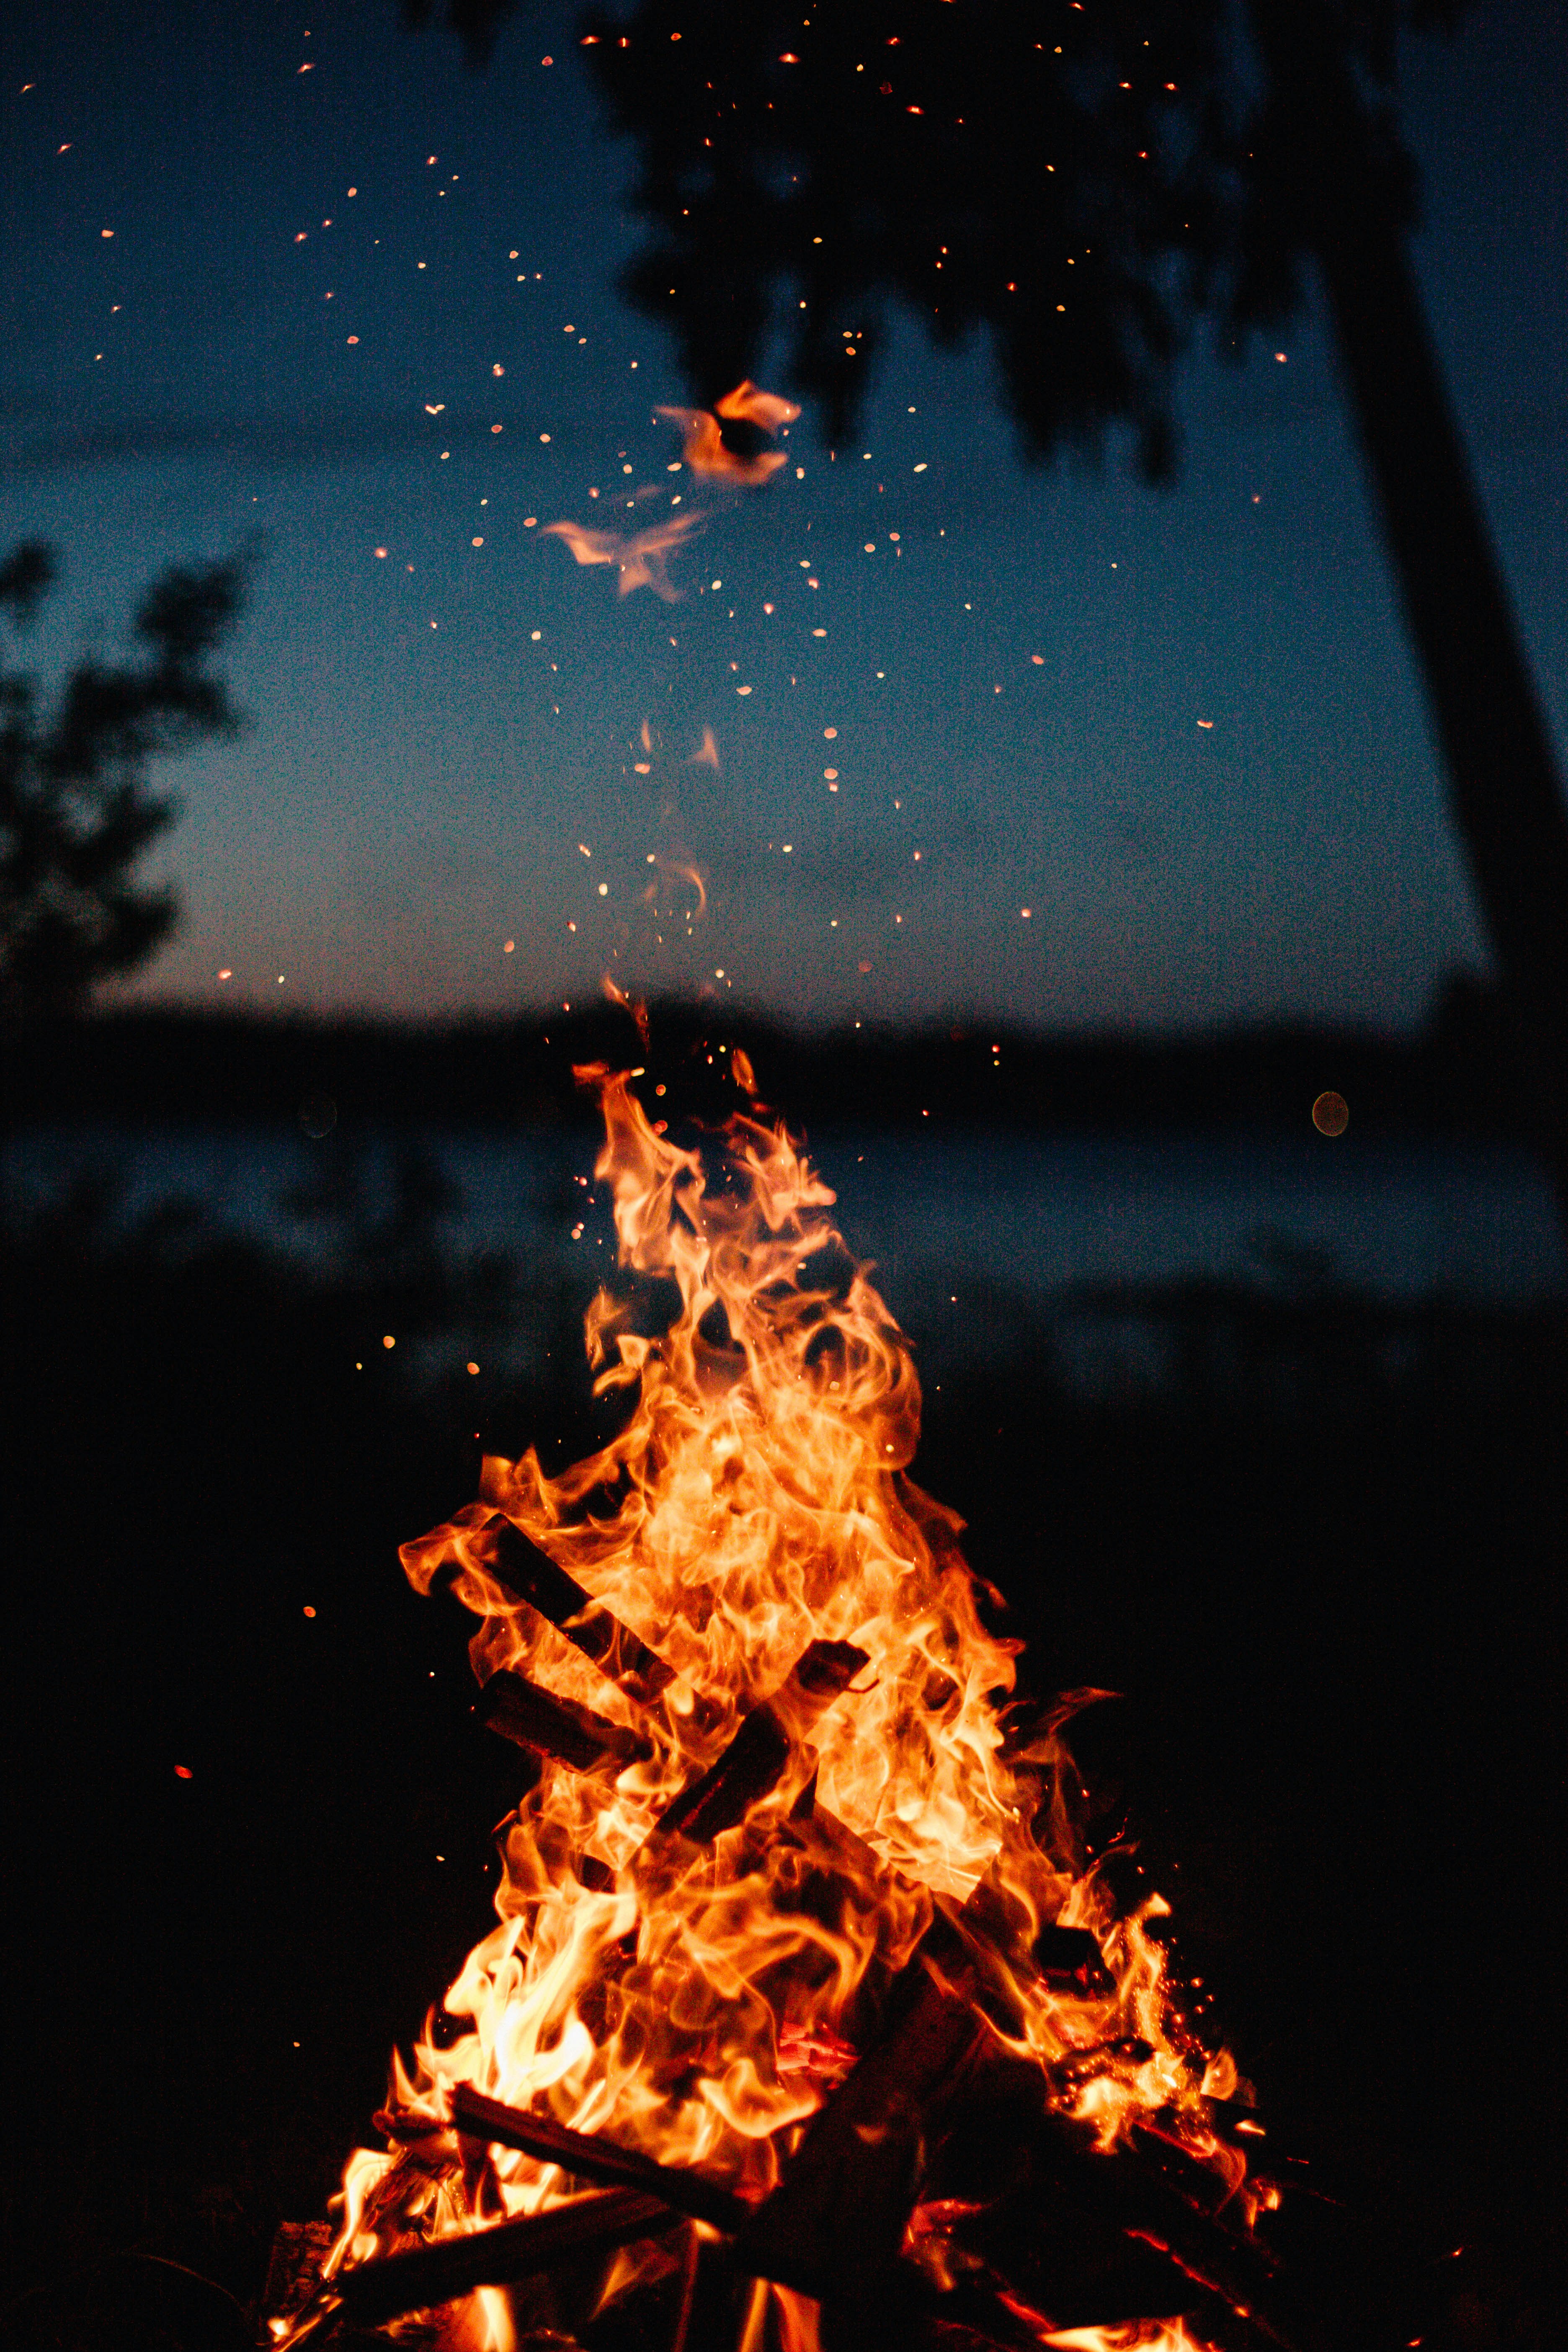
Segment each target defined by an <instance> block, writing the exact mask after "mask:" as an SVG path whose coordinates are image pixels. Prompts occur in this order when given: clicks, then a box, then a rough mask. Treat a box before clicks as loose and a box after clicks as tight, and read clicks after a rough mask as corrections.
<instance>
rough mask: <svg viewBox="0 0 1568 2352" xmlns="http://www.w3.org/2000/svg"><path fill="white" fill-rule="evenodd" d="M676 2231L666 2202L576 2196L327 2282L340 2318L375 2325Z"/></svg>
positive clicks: (620, 2194)
mask: <svg viewBox="0 0 1568 2352" xmlns="http://www.w3.org/2000/svg"><path fill="white" fill-rule="evenodd" d="M672 2226H673V2221H672V2216H671V2213H670V2209H669V2206H668V2203H667V2202H666V2201H665V2200H664V2199H662V2198H659V2197H650V2196H648V2195H647V2194H646V2193H645V2192H644V2191H642V2190H641V2189H609V2190H607V2191H605V2193H604V2194H603V2195H595V2196H592V2197H574V2199H572V2200H571V2202H570V2203H568V2204H565V2205H554V2206H552V2207H551V2209H550V2210H549V2211H548V2212H544V2213H525V2214H522V2215H521V2216H520V2217H519V2219H518V2220H517V2221H501V2222H498V2223H497V2224H496V2226H495V2227H494V2228H493V2229H489V2230H473V2231H468V2232H467V2233H466V2234H465V2235H463V2236H461V2237H456V2238H437V2240H436V2241H435V2242H434V2243H433V2244H430V2245H427V2246H416V2247H415V2248H414V2249H413V2250H412V2251H411V2252H407V2253H401V2254H384V2255H383V2256H382V2257H381V2259H380V2260H379V2261H376V2262H370V2263H361V2264H360V2266H359V2268H358V2269H357V2270H352V2271H344V2272H342V2273H341V2274H340V2275H339V2276H338V2277H337V2278H335V2279H333V2280H332V2281H331V2292H332V2293H333V2294H335V2295H336V2296H337V2298H338V2304H339V2306H340V2308H341V2310H342V2314H343V2315H344V2317H345V2318H347V2319H349V2320H351V2321H353V2322H357V2323H359V2324H360V2325H362V2326H376V2325H379V2323H380V2322H381V2321H383V2320H386V2319H395V2318H397V2317H398V2316H399V2315H401V2314H402V2313H404V2312H407V2311H425V2310H428V2309H430V2308H432V2307H433V2306H435V2305H437V2304H442V2303H452V2302H454V2301H455V2300H456V2299H457V2297H458V2295H463V2294H472V2292H473V2290H474V2289H475V2287H479V2286H506V2285H509V2284H510V2283H511V2282H512V2281H513V2280H514V2279H523V2278H532V2277H535V2276H536V2275H538V2273H541V2272H543V2271H548V2270H551V2269H552V2268H553V2267H554V2265H555V2264H556V2263H559V2262H561V2261H563V2259H565V2257H567V2256H568V2255H573V2254H582V2253H596V2252H605V2253H609V2252H612V2251H613V2250H614V2248H616V2246H625V2245H629V2244H630V2243H631V2242H632V2240H633V2239H635V2238H653V2237H658V2236H660V2235H661V2234H662V2233H663V2232H664V2231H666V2230H668V2229H670V2228H671V2227H672Z"/></svg>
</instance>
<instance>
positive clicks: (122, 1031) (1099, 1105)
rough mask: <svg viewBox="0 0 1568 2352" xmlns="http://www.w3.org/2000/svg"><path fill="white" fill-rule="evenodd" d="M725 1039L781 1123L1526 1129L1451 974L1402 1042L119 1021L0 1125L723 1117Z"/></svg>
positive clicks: (1282, 1032)
mask: <svg viewBox="0 0 1568 2352" xmlns="http://www.w3.org/2000/svg"><path fill="white" fill-rule="evenodd" d="M736 1046H740V1047H742V1049H743V1050H744V1052H745V1054H746V1055H748V1056H749V1058H750V1063H751V1066H752V1069H753V1070H754V1072H755V1076H756V1083H757V1087H758V1090H759V1093H760V1095H761V1097H762V1098H763V1100H764V1101H765V1102H766V1103H768V1104H769V1105H771V1106H774V1107H776V1108H778V1109H779V1110H781V1111H783V1112H784V1114H785V1115H786V1116H787V1117H788V1118H789V1119H790V1120H791V1122H792V1124H805V1125H810V1124H811V1123H813V1122H818V1123H828V1124H832V1123H837V1122H841V1121H854V1122H859V1121H865V1122H867V1123H868V1124H871V1125H875V1126H878V1127H883V1128H897V1127H904V1126H918V1125H920V1124H921V1122H922V1121H923V1120H924V1119H926V1118H930V1119H933V1120H942V1121H952V1122H959V1123H962V1124H963V1125H966V1126H971V1127H992V1128H1011V1129H1078V1130H1082V1131H1105V1130H1108V1129H1119V1128H1142V1129H1147V1128H1166V1129H1177V1128H1194V1127H1208V1128H1212V1127H1216V1126H1222V1127H1229V1126H1241V1127H1247V1128H1251V1129H1258V1128H1265V1127H1267V1128H1273V1129H1289V1128H1300V1127H1302V1126H1304V1125H1305V1124H1306V1122H1307V1121H1308V1119H1309V1118H1310V1111H1311V1106H1312V1103H1313V1102H1314V1100H1315V1099H1316V1097H1318V1096H1319V1095H1320V1094H1321V1093H1323V1092H1324V1091H1326V1090H1328V1089H1333V1090H1334V1091H1336V1092H1337V1093H1339V1094H1341V1095H1342V1096H1343V1097H1344V1098H1345V1101H1346V1103H1347V1105H1348V1106H1349V1110H1350V1118H1351V1126H1352V1131H1355V1132H1365V1131H1369V1130H1370V1131H1373V1132H1406V1133H1408V1132H1428V1133H1446V1134H1469V1135H1489V1136H1500V1135H1508V1136H1514V1135H1522V1134H1523V1133H1524V1132H1525V1129H1524V1124H1523V1120H1522V1116H1521V1110H1520V1108H1519V1097H1520V1092H1521V1089H1520V1087H1519V1081H1518V1076H1517V1073H1516V1067H1515V1059H1514V1055H1513V1051H1512V1046H1511V1041H1510V1032H1509V1029H1508V1025H1507V1024H1506V1022H1505V1021H1504V1019H1503V1017H1502V1015H1501V1013H1500V1011H1499V1009H1498V1007H1497V1005H1496V1003H1495V1001H1494V1000H1493V999H1492V998H1491V996H1490V995H1489V993H1488V992H1486V991H1484V990H1483V989H1482V988H1480V987H1479V984H1477V983H1474V982H1468V981H1467V980H1458V981H1456V982H1452V983H1450V985H1449V986H1448V987H1447V990H1446V991H1445V992H1444V993H1443V995H1442V996H1441V998H1440V999H1439V1001H1438V1004H1437V1007H1436V1012H1435V1013H1434V1016H1433V1018H1432V1019H1431V1021H1430V1022H1429V1023H1428V1024H1427V1025H1426V1028H1425V1029H1424V1030H1422V1031H1421V1032H1419V1033H1418V1034H1415V1035H1414V1036H1413V1037H1410V1038H1408V1039H1394V1038H1389V1037H1385V1036H1379V1035H1377V1034H1373V1033H1372V1032H1370V1031H1366V1030H1357V1029H1351V1028H1331V1027H1327V1026H1316V1027H1315V1026H1311V1025H1310V1024H1285V1023H1279V1024H1259V1025H1256V1026H1247V1027H1237V1028H1233V1029H1226V1030H1218V1031H1214V1032H1209V1033H1206V1034H1154V1033H1148V1032H1145V1033H1142V1034H1139V1033H1133V1034H1110V1033H1108V1034H1101V1035H1093V1034H1080V1033H1075V1034H1057V1035H1039V1034H1034V1035H1031V1034H1025V1033H1021V1032H1018V1031H1016V1030H1010V1029H1008V1028H1005V1027H1002V1026H998V1025H996V1024H989V1025H985V1026H979V1025H974V1024H967V1023H957V1024H945V1023H944V1024H940V1025H937V1024H931V1025H928V1026H924V1027H921V1028H918V1029H892V1028H872V1027H870V1026H867V1027H865V1028H862V1029H854V1028H850V1029H847V1030H846V1029H839V1030H836V1031H833V1032H831V1033H815V1034H813V1033H809V1032H805V1031H795V1030H789V1029H785V1028H784V1027H782V1026H777V1025H773V1024H769V1023H767V1022H765V1021H762V1020H759V1019H757V1018H755V1017H754V1016H748V1015H746V1014H744V1013H730V1012H727V1011H724V1010H722V1009H718V1008H707V1007H702V1006H700V1005H692V1004H689V1003H670V1004H666V1005H662V1006H655V1007H654V1008H653V1011H652V1015H651V1020H650V1024H649V1042H648V1043H647V1045H646V1046H645V1045H643V1043H642V1041H641V1040H640V1038H639V1036H638V1034H637V1030H636V1029H635V1028H634V1026H633V1024H632V1022H631V1020H630V1019H629V1018H628V1016H627V1015H626V1013H623V1012H621V1011H620V1010H619V1009H618V1008H616V1007H615V1006H613V1005H610V1004H607V1003H605V1004H601V1005H596V1006H594V1007H591V1008H589V1009H586V1010H584V1011H583V1012H580V1013H562V1014H561V1015H559V1017H551V1018H541V1017H539V1016H537V1015H524V1016H521V1017H519V1018H517V1019H512V1020H496V1019H478V1018H471V1019H465V1020H460V1021H454V1022H451V1023H447V1024H428V1025H419V1026H416V1025H412V1024H407V1025H405V1024H395V1023H391V1022H376V1021H368V1020H351V1021H341V1022H325V1021H315V1020H309V1019H279V1018H275V1017H266V1016H261V1015H255V1014H247V1013H234V1014H229V1013H198V1012H184V1011H160V1010H155V1009H153V1010H145V1011H141V1010H139V1011H131V1012H119V1013H108V1014H101V1015H100V1016H98V1017H96V1018H93V1019H89V1020H85V1021H81V1022H77V1023H70V1024H54V1025H41V1026H38V1027H37V1028H34V1029H32V1030H30V1031H28V1032H26V1033H25V1034H21V1035H20V1036H13V1037H12V1038H11V1039H10V1040H9V1041H7V1046H6V1055H5V1058H6V1062H7V1065H8V1075H7V1081H6V1095H7V1097H8V1109H7V1117H8V1119H9V1120H10V1121H11V1122H12V1123H15V1122H16V1121H18V1120H24V1121H26V1120H34V1119H39V1118H43V1119H57V1118H65V1119H78V1118H116V1119H121V1118H123V1119H130V1120H141V1119H150V1120H157V1121H160V1122H163V1121H169V1120H174V1121H183V1120H186V1119H190V1120H200V1121H203V1122H206V1121H218V1122H227V1121H234V1122H237V1123H249V1122H254V1121H258V1120H260V1121H273V1120H279V1119H287V1120H294V1119H303V1120H306V1121H307V1122H318V1121H331V1123H336V1121H337V1120H339V1119H342V1120H343V1121H344V1122H345V1123H348V1124H352V1125H358V1124H360V1123H362V1122H365V1121H373V1122H377V1123H380V1122H388V1123H393V1124H402V1123H406V1122H410V1121H413V1122H417V1123H426V1122H430V1123H436V1124H439V1125H443V1126H449V1125H457V1126H485V1127H497V1126H511V1125H529V1126H533V1125H538V1124H542V1123H552V1122H554V1121H557V1120H560V1119H563V1118H578V1117H585V1116H586V1115H587V1112H586V1106H585V1104H584V1100H583V1097H582V1094H581V1090H580V1089H579V1087H577V1086H576V1084H575V1082H574V1078H573V1075H572V1073H573V1069H574V1066H575V1065H579V1064H582V1063H586V1062H595V1061H605V1062H610V1063H613V1064H615V1065H616V1066H618V1067H623V1068H624V1067H626V1066H628V1065H631V1066H637V1065H638V1064H641V1065H644V1066H647V1071H648V1076H649V1080H650V1083H651V1082H655V1081H658V1080H660V1079H662V1080H664V1081H666V1082H667V1083H668V1085H669V1087H670V1097H669V1108H670V1109H671V1110H672V1111H674V1110H679V1111H680V1112H681V1113H693V1112H695V1113H699V1114H700V1113H703V1112H706V1111H713V1112H718V1111H719V1110H721V1108H723V1109H728V1108H736V1107H738V1104H739V1101H740V1097H738V1096H737V1094H736V1091H735V1088H734V1086H733V1084H732V1082H731V1077H730V1070H731V1059H730V1056H731V1051H732V1049H733V1048H734V1047H736ZM710 1055H711V1056H712V1059H711V1062H710V1058H709V1057H710ZM721 1076H722V1079H723V1084H722V1086H720V1085H719V1084H718V1081H719V1080H720V1078H721Z"/></svg>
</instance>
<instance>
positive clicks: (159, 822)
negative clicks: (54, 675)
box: [0, 541, 255, 1025]
mask: <svg viewBox="0 0 1568 2352" xmlns="http://www.w3.org/2000/svg"><path fill="white" fill-rule="evenodd" d="M254 560H255V551H254V550H251V551H245V552H242V553H241V554H239V555H237V556H234V557H231V558H230V559H229V560H228V561H227V562H222V563H214V564H209V565H208V566H207V567H206V568H205V570H195V571H193V570H188V569H186V568H184V567H183V566H181V565H177V564H175V565H171V566H170V568H169V569H168V570H167V571H165V572H163V573H162V574H161V575H160V577H159V578H158V579H157V580H156V581H154V583H153V585H152V587H151V588H150V589H149V590H148V592H147V593H146V595H145V596H144V597H143V599H142V604H141V605H140V607H139V608H138V610H137V613H136V616H135V620H134V624H133V632H134V635H135V637H136V638H137V640H138V641H139V644H140V646H141V648H142V651H141V654H140V656H139V657H138V658H137V659H135V660H133V661H132V662H129V663H121V664H118V665H115V666H113V667H110V666H106V665H105V664H102V663H100V662H99V661H96V660H94V659H91V658H88V659H85V660H82V661H80V662H79V663H78V664H77V666H76V667H75V668H74V669H72V670H71V671H70V673H69V675H68V677H67V678H66V679H65V681H64V683H63V685H62V686H61V687H60V689H59V691H58V695H57V696H56V698H55V700H54V703H53V707H52V709H48V710H47V712H46V711H44V710H42V709H40V706H39V700H38V692H37V686H36V684H35V682H34V681H33V680H32V679H31V678H29V677H25V676H23V675H22V674H21V673H20V672H16V671H13V670H12V669H10V668H9V667H0V1017H3V1018H4V1020H5V1023H6V1024H8V1025H10V1024H16V1022H18V1021H22V1020H27V1019H34V1018H37V1017H38V1016H40V1015H45V1014H60V1013H76V1012H79V1011H80V1010H81V1009H82V1008H83V1006H84V1005H85V1004H86V1003H87V1002H88V1000H89V997H90V995H91V992H92V991H93V989H94V988H95V987H96V986H97V984H98V983H99V982H101V981H104V980H107V979H109V978H110V977H112V976H114V975H117V974H119V973H121V972H127V971H134V970H135V968H136V966H137V965H139V964H141V963H144V962H145V961H146V960H147V958H148V957H149V956H150V955H152V954H153V950H155V949H156V948H158V947H159V946H161V945H162V943H163V940H165V939H167V937H168V936H169V934H170V932H171V931H172V930H173V929H174V923H175V920H176V916H177V908H176V903H175V899H174V893H173V892H172V891H170V890H167V889H155V888H148V887H142V886H141V885H139V884H138V882H137V880H136V877H135V871H134V869H135V867H136V865H137V862H138V860H139V859H140V858H141V856H142V852H143V851H144V850H145V849H146V848H147V847H148V846H149V845H150V844H151V843H152V842H153V841H154V840H156V838H157V837H158V835H160V834H161V833H163V832H164V831H166V830H167V828H168V826H169V825H170V824H173V822H174V817H175V815H176V814H177V810H176V804H175V803H174V800H173V799H171V798H169V797H167V796H164V795H160V794H157V793H153V792H152V791H151V790H150V789H149V786H148V781H147V771H148V767H149V764H150V762H151V761H153V760H155V759H161V758H164V757H167V756H168V755H170V754H171V753H174V752H178V751H187V750H189V749H190V748H191V747H192V746H193V745H195V744H196V743H199V742H202V741H203V740H206V739H208V738H210V737H214V736H217V737H223V736H232V735H234V734H235V733H237V730H238V728H239V724H240V719H239V714H238V712H237V710H236V709H235V708H234V706H233V704H232V703H231V702H230V700H229V698H228V694H227V691H226V688H225V687H224V685H223V683H222V681H221V680H220V679H218V678H216V677H214V676H213V674H212V672H211V670H210V668H209V667H208V663H209V659H210V656H212V654H213V653H214V652H215V651H216V648H217V646H219V645H220V644H221V643H222V642H223V640H224V638H225V637H226V635H227V634H228V632H229V630H230V629H231V627H232V626H233V625H234V621H235V618H236V616H237V614H238V611H239V608H240V604H241V603H242V601H243V597H244V593H245V588H246V583H247V576H248V573H249V571H250V568H251V565H252V563H253V562H254ZM55 577H56V565H55V559H54V556H53V554H52V553H51V551H50V550H49V549H48V548H47V547H45V546H44V545H42V544H41V542H39V541H24V542H23V543H22V544H21V545H19V546H17V547H16V548H14V549H13V550H12V551H11V553H10V554H9V555H8V556H7V557H5V560H4V561H3V562H0V614H3V615H5V617H6V618H7V619H8V620H9V622H10V624H11V625H12V626H13V628H16V629H21V628H25V627H26V625H27V624H28V623H29V622H30V621H31V620H32V619H33V618H34V617H35V615H36V614H37V608H38V606H39V604H41V602H42V601H43V599H44V597H45V596H46V595H47V592H48V590H49V588H50V587H51V586H52V585H53V583H54V580H55Z"/></svg>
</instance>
